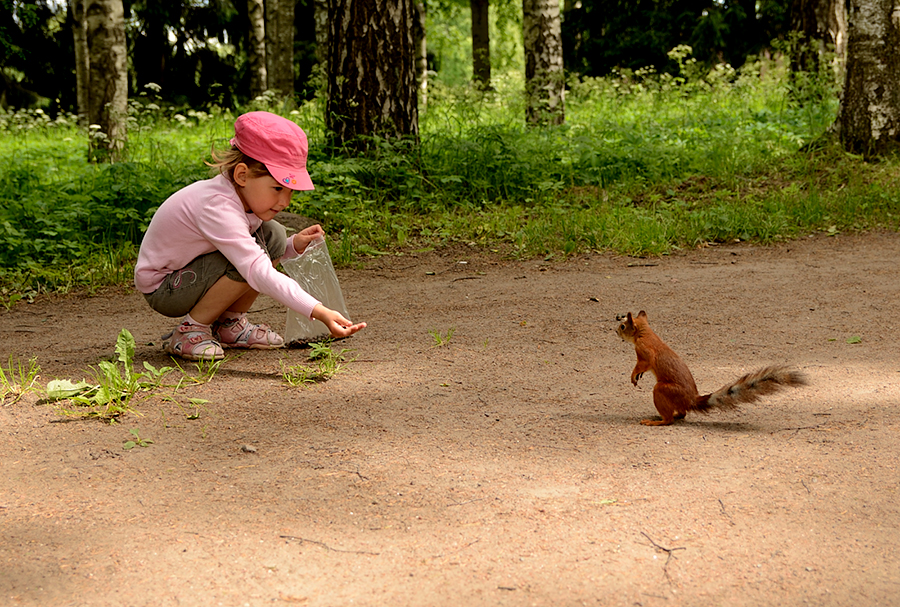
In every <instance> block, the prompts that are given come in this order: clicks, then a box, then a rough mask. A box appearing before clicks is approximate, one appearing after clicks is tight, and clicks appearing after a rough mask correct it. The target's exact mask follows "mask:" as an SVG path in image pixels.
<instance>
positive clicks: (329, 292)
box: [281, 237, 350, 346]
mask: <svg viewBox="0 0 900 607" xmlns="http://www.w3.org/2000/svg"><path fill="white" fill-rule="evenodd" d="M281 267H282V268H283V269H284V271H285V273H286V274H287V275H288V276H290V277H291V278H293V279H294V280H295V281H297V284H299V285H300V287H301V288H303V290H304V291H306V292H307V293H309V294H310V295H312V296H313V297H315V298H316V299H318V300H319V301H320V302H322V305H324V306H325V307H328V308H331V309H332V310H336V311H337V312H340V313H341V314H342V315H343V316H344V318H347V319H349V318H350V314H349V313H348V312H347V304H345V303H344V294H343V293H342V292H341V285H340V284H339V283H338V278H337V274H336V273H335V271H334V265H333V264H332V263H331V255H329V254H328V245H326V244H325V239H324V238H322V237H318V238H316V239H315V240H313V241H312V242H311V243H309V245H308V246H307V247H306V250H305V251H303V253H301V254H300V255H299V256H298V257H294V258H293V259H287V260H285V261H283V262H281ZM330 336H331V334H330V332H329V331H328V327H326V326H325V324H324V323H322V322H320V321H318V320H310V319H308V318H306V317H305V316H303V315H301V314H297V313H296V312H294V311H293V310H290V309H289V310H288V312H287V325H286V326H285V329H284V341H285V343H287V345H288V346H300V345H304V344H308V343H310V342H314V341H319V340H321V339H327V338H329V337H330Z"/></svg>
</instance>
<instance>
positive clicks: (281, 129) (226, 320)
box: [134, 112, 366, 361]
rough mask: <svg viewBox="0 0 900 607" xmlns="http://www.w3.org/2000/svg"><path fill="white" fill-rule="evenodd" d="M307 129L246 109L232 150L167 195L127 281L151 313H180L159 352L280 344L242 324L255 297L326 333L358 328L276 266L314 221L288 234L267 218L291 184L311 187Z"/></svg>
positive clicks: (195, 354) (303, 242) (219, 354)
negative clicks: (201, 177)
mask: <svg viewBox="0 0 900 607" xmlns="http://www.w3.org/2000/svg"><path fill="white" fill-rule="evenodd" d="M307 150H308V147H307V141H306V134H305V133H304V132H303V130H302V129H301V128H300V127H298V126H297V125H296V124H294V123H293V122H291V121H290V120H288V119H286V118H282V117H281V116H277V115H275V114H271V113H269V112H250V113H248V114H244V115H242V116H240V117H239V118H238V119H237V121H235V124H234V138H233V139H232V140H231V149H230V150H229V151H228V152H226V153H224V154H223V155H221V157H220V156H219V155H218V154H216V153H215V152H213V160H214V163H213V164H211V165H210V166H212V167H214V168H216V169H218V171H219V174H218V175H217V176H216V177H213V178H212V179H207V180H205V181H199V182H197V183H194V184H191V185H189V186H187V187H185V188H183V189H181V190H179V191H178V192H175V193H174V194H173V195H172V196H170V197H169V198H168V199H167V200H166V201H165V202H164V203H163V204H162V206H160V207H159V209H158V210H157V211H156V214H154V215H153V219H152V220H151V221H150V226H149V227H148V228H147V233H146V234H145V235H144V239H143V242H142V243H141V248H140V253H139V254H138V260H137V264H136V266H135V269H134V282H135V286H137V288H138V290H139V291H141V292H142V293H143V294H144V297H146V298H147V302H148V303H149V304H150V307H152V308H153V309H154V310H156V311H157V312H159V313H161V314H164V315H166V316H169V317H173V318H174V317H179V316H183V317H184V318H183V320H182V322H181V324H180V325H178V326H177V327H176V328H175V329H174V330H173V331H172V333H170V334H169V335H167V336H166V337H164V338H163V339H164V342H163V349H164V350H165V351H166V352H168V353H169V354H173V355H175V356H180V357H181V358H185V359H188V360H204V361H209V360H219V359H222V358H224V356H225V352H224V351H223V348H262V349H269V348H280V347H282V346H283V345H284V338H282V337H281V336H280V335H278V334H277V333H276V332H275V331H272V330H271V329H270V328H269V327H268V326H267V325H264V324H253V323H251V322H250V321H249V320H247V310H249V309H250V306H252V305H253V302H254V301H255V300H256V298H257V296H258V295H259V294H260V293H265V294H266V295H269V296H270V297H272V298H273V299H275V300H276V301H279V302H281V303H282V304H284V305H285V306H287V307H288V308H290V309H291V310H293V311H295V312H297V313H298V314H303V315H304V316H306V317H307V318H310V319H315V320H319V321H321V322H323V323H324V324H325V326H326V327H327V328H328V330H329V331H330V332H331V335H333V336H334V337H347V336H349V335H352V334H354V333H356V332H357V331H359V330H360V329H362V328H364V327H365V326H366V323H357V324H353V323H352V322H350V321H349V320H347V319H346V318H344V317H343V316H342V315H341V314H340V313H338V312H336V311H334V310H331V309H329V308H326V307H325V306H323V305H322V304H321V303H320V302H319V301H317V300H316V299H315V298H313V297H312V296H311V295H309V294H308V293H307V292H306V291H304V290H303V289H301V288H300V286H299V285H298V284H297V283H296V282H295V281H294V280H293V279H291V278H290V277H288V276H286V275H284V274H282V273H281V272H279V271H278V270H276V269H275V266H276V265H277V264H278V263H279V262H280V261H281V260H283V259H289V258H291V257H296V256H297V255H299V254H300V253H302V252H303V251H304V250H305V249H306V247H307V245H308V244H309V243H310V242H312V240H314V239H315V238H316V237H318V236H321V235H323V234H324V232H323V230H322V227H321V226H318V225H314V226H311V227H309V228H306V229H305V230H303V231H302V232H299V233H297V234H294V235H293V236H292V237H291V238H288V237H287V234H286V232H285V229H284V227H283V226H282V225H281V224H279V223H278V222H277V221H274V217H275V216H276V215H277V214H278V213H279V212H280V211H283V210H284V209H285V208H286V207H287V206H288V205H289V204H290V202H291V194H292V192H293V191H294V190H312V189H313V184H312V180H311V179H310V177H309V173H308V172H307V171H306V155H307Z"/></svg>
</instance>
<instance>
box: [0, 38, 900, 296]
mask: <svg viewBox="0 0 900 607" xmlns="http://www.w3.org/2000/svg"><path fill="white" fill-rule="evenodd" d="M673 57H676V58H678V59H679V60H680V61H681V64H682V72H681V74H679V75H677V76H669V75H658V74H653V73H622V74H618V75H616V76H615V77H609V78H603V79H583V80H578V81H573V82H571V83H570V85H569V90H568V96H567V99H566V124H565V125H563V126H561V127H555V128H547V129H529V128H526V127H525V126H524V118H523V117H524V108H523V107H522V95H521V93H520V91H521V90H522V79H521V76H519V75H515V74H513V75H500V76H498V77H497V78H495V80H494V85H495V89H494V90H493V91H490V92H487V93H481V92H477V91H475V90H473V89H471V88H467V87H449V86H445V85H442V84H441V83H440V82H435V83H433V84H432V86H431V87H430V89H429V99H428V105H427V108H426V109H425V111H424V112H423V113H422V115H421V117H420V130H421V143H420V145H419V146H414V145H412V144H411V143H409V142H404V141H399V142H397V141H393V142H389V141H383V140H376V141H375V142H374V143H375V145H374V146H373V152H372V153H371V154H370V155H369V156H366V157H350V158H346V157H342V156H339V155H330V154H327V153H326V152H325V151H324V149H323V146H322V142H323V141H324V140H325V133H324V121H323V118H322V107H321V105H320V102H319V101H313V102H310V103H308V104H306V105H304V106H302V107H301V108H299V109H298V110H296V111H294V112H291V113H290V114H289V115H290V117H291V118H293V119H294V120H296V121H297V123H298V124H300V125H301V126H303V127H304V129H305V130H306V131H307V133H308V135H309V139H310V163H309V166H310V172H311V174H312V177H313V180H314V182H315V184H316V190H315V191H313V192H309V193H304V194H298V195H295V198H294V202H293V204H292V207H291V209H290V210H291V211H293V212H297V213H301V214H303V215H306V216H309V217H311V218H313V219H315V220H316V221H318V222H320V223H322V224H323V226H324V227H325V229H326V231H327V232H328V233H329V235H330V236H331V239H332V240H331V244H332V253H333V255H332V257H333V259H334V261H335V263H336V264H338V265H346V264H350V263H354V262H356V261H357V260H359V259H361V258H364V257H366V256H368V255H377V254H390V253H394V252H398V251H402V250H404V249H412V248H416V249H421V248H429V247H442V246H448V245H452V244H455V243H466V244H470V245H473V246H475V247H479V248H482V249H484V250H486V251H496V252H499V253H500V254H503V255H510V256H515V257H522V258H527V257H533V256H548V255H549V256H554V257H557V258H565V257H567V256H570V255H576V254H579V253H583V252H586V251H615V252H618V253H622V254H628V255H640V256H643V255H663V254H666V253H668V252H671V251H673V250H675V249H679V248H689V247H695V246H700V245H703V244H704V243H710V242H726V241H733V240H735V239H740V240H747V241H753V242H759V243H771V242H776V241H779V240H785V239H791V238H796V237H799V236H802V235H805V234H809V233H812V232H817V231H821V232H826V233H836V232H840V231H856V230H867V229H874V228H886V229H892V230H893V229H897V228H898V217H900V193H898V192H900V189H898V187H897V185H898V184H897V182H898V175H900V171H898V166H900V165H898V163H897V160H896V159H894V158H888V159H883V160H882V161H881V162H878V163H868V162H865V161H863V160H862V159H861V158H858V157H855V156H852V155H848V154H846V153H844V152H842V151H841V150H840V149H838V148H837V147H835V146H833V145H832V144H828V143H827V142H826V143H822V141H823V139H822V135H823V134H824V133H826V131H827V129H828V127H829V126H830V125H831V123H832V122H833V120H834V116H835V112H836V109H837V95H836V92H835V88H834V86H833V82H831V80H830V76H829V75H825V76H816V77H809V78H804V79H802V82H803V83H804V84H803V86H804V87H806V88H803V89H800V88H798V87H797V86H796V85H791V86H789V85H788V83H787V82H788V81H787V79H786V78H785V73H784V69H783V67H782V65H783V63H784V62H783V61H782V62H781V63H773V62H763V63H756V64H753V65H749V66H748V67H747V68H745V69H744V70H742V71H741V72H740V73H735V72H734V71H733V70H731V69H730V68H728V67H727V66H726V67H720V68H718V69H716V70H713V71H712V72H710V73H701V72H700V68H699V67H698V66H697V65H696V64H694V63H692V62H691V61H690V60H689V59H688V58H687V57H686V55H684V49H680V50H679V49H676V50H675V51H673ZM794 82H795V83H796V82H797V81H796V80H795V81H794ZM792 86H793V88H792ZM252 109H271V110H272V111H278V112H282V111H283V109H282V107H281V105H280V104H279V103H278V101H277V100H276V99H263V100H260V101H257V102H254V105H252V106H248V107H244V108H239V109H238V110H236V111H226V110H222V109H220V108H215V107H213V108H206V109H205V110H204V111H193V110H190V111H188V110H182V111H179V110H176V109H174V108H167V107H162V108H161V107H158V106H157V105H154V104H153V99H150V98H145V97H142V98H139V99H136V100H133V102H132V110H131V117H130V131H129V147H128V156H127V159H126V160H125V161H124V162H121V163H119V164H116V165H95V164H90V163H88V162H87V160H86V137H87V136H86V134H85V133H84V132H82V131H80V130H79V129H78V128H77V127H75V126H74V122H73V120H72V118H71V117H63V118H62V119H59V120H56V121H51V120H49V119H48V118H47V116H46V115H43V114H41V113H38V112H19V113H16V114H10V113H2V112H0V161H2V162H3V165H4V166H5V167H6V170H5V171H3V172H0V303H2V304H3V306H4V308H9V307H11V306H13V305H15V304H16V302H18V301H21V299H23V298H25V299H28V298H32V297H34V295H36V294H37V293H41V292H46V291H55V292H65V291H68V290H72V289H78V290H84V289H87V290H93V289H97V288H101V287H103V286H106V285H115V284H122V283H128V282H130V280H131V274H132V268H133V263H134V259H135V257H136V252H137V247H138V245H139V242H140V239H141V236H142V234H143V231H144V229H146V226H147V224H148V222H149V220H150V218H151V217H152V214H153V212H154V211H155V209H156V208H157V207H158V205H159V204H161V203H162V201H163V200H165V198H166V197H167V196H169V195H170V194H171V193H173V192H175V191H176V190H178V189H179V188H181V187H183V186H185V185H187V184H189V183H191V182H193V181H195V180H197V179H201V178H204V177H206V176H207V175H208V169H207V168H206V167H205V166H204V164H203V160H204V159H206V158H208V154H209V149H210V146H211V145H215V146H217V147H224V146H226V145H227V141H228V138H229V137H230V136H231V133H232V126H233V121H234V118H235V116H236V115H237V114H239V113H241V112H243V111H247V110H252ZM812 144H814V145H812Z"/></svg>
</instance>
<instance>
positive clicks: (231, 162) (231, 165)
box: [204, 144, 269, 183]
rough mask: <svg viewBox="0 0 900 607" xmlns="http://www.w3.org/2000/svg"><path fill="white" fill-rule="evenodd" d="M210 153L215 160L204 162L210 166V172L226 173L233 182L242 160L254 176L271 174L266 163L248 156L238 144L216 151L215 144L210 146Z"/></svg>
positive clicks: (215, 173) (216, 173)
mask: <svg viewBox="0 0 900 607" xmlns="http://www.w3.org/2000/svg"><path fill="white" fill-rule="evenodd" d="M209 155H210V156H211V157H212V159H213V161H212V162H206V161H204V164H206V166H208V167H210V174H212V175H213V176H215V175H225V176H226V177H228V179H229V180H230V181H231V182H232V183H234V169H235V167H237V165H239V164H241V163H242V162H243V163H244V164H246V165H247V168H248V169H250V174H251V175H253V176H254V177H259V176H260V175H268V174H269V169H268V168H266V165H264V164H263V163H261V162H260V161H259V160H256V159H254V158H250V156H247V155H246V154H244V153H243V152H242V151H240V150H239V149H237V147H236V146H231V148H230V149H228V150H226V151H224V152H219V151H216V145H215V144H213V145H212V147H211V148H210V151H209Z"/></svg>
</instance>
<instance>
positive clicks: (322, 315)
mask: <svg viewBox="0 0 900 607" xmlns="http://www.w3.org/2000/svg"><path fill="white" fill-rule="evenodd" d="M312 317H313V318H315V319H316V320H318V321H321V322H322V323H324V324H325V326H326V327H328V331H329V332H330V333H331V336H332V337H350V336H351V335H353V334H354V333H356V332H357V331H359V330H360V329H365V328H366V323H364V322H359V323H356V324H354V323H352V322H350V321H349V320H347V319H346V318H344V316H343V315H342V314H341V313H340V312H336V311H335V310H332V309H331V308H326V307H325V306H323V305H322V304H318V305H317V306H316V307H315V308H313V312H312Z"/></svg>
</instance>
